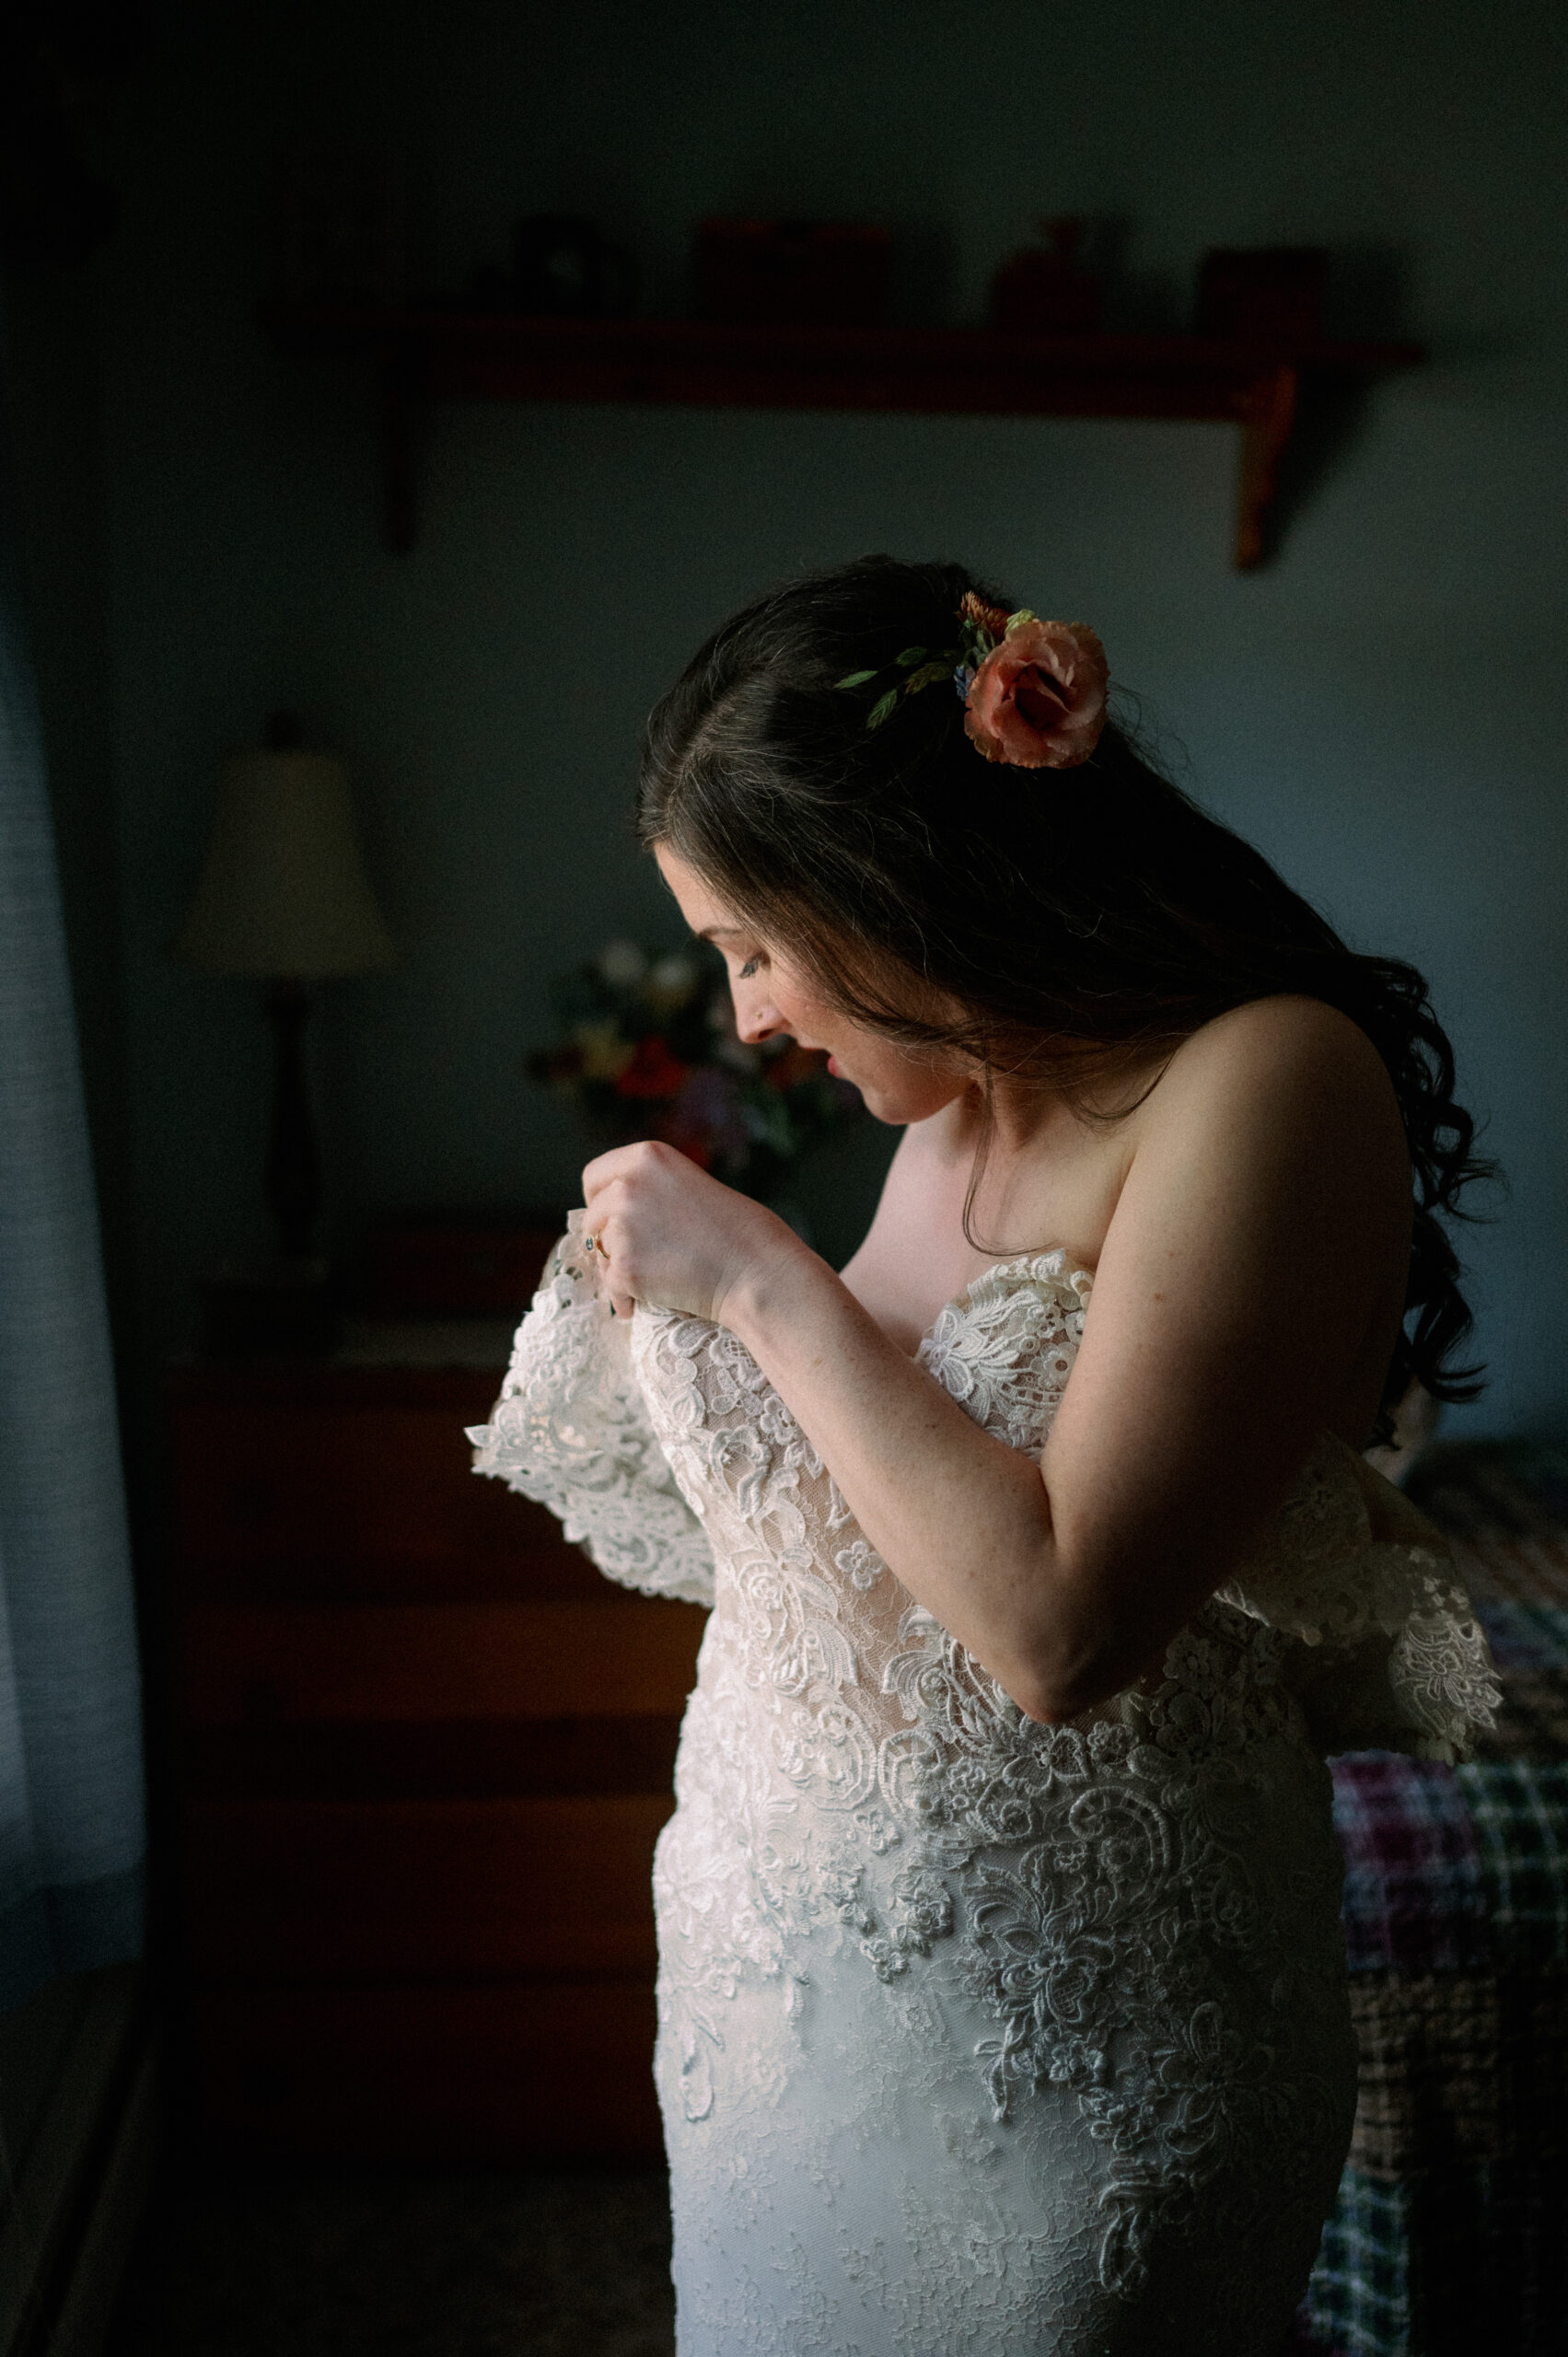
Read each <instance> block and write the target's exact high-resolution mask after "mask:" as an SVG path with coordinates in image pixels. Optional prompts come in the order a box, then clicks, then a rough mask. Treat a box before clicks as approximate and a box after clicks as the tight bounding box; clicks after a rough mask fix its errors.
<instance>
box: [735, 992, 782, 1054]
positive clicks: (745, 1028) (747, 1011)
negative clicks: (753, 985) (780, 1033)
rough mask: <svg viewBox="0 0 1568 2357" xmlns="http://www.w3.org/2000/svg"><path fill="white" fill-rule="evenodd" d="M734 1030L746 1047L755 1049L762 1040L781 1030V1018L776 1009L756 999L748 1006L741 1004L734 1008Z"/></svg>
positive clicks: (764, 1000) (765, 1001) (764, 1001)
mask: <svg viewBox="0 0 1568 2357" xmlns="http://www.w3.org/2000/svg"><path fill="white" fill-rule="evenodd" d="M735 1028H736V1029H737V1031H738V1033H739V1035H740V1037H741V1038H742V1039H744V1040H745V1042H746V1044H747V1046H748V1047H749V1048H755V1047H757V1046H759V1045H760V1044H761V1041H762V1040H764V1039H772V1036H773V1034H774V1032H775V1031H777V1030H780V1029H782V1028H783V1017H782V1016H780V1014H779V1011H778V1008H777V1007H776V1006H770V1005H769V1004H768V1002H767V1000H766V999H757V1000H754V1001H753V1002H752V1003H751V1004H749V1005H744V1004H743V1005H739V1006H738V1007H737V1008H736V1010H735Z"/></svg>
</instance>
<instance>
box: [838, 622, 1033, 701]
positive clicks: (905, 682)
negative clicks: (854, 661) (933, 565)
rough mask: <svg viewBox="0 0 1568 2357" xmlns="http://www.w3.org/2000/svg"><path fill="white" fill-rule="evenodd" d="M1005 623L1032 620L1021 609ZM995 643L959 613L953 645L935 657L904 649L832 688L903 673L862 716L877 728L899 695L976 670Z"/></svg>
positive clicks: (915, 648) (922, 649)
mask: <svg viewBox="0 0 1568 2357" xmlns="http://www.w3.org/2000/svg"><path fill="white" fill-rule="evenodd" d="M1007 620H1008V623H1009V625H1011V624H1012V623H1014V622H1016V621H1033V620H1034V616H1033V615H1032V614H1031V613H1029V612H1028V610H1021V611H1020V612H1018V613H1016V614H1009V615H1008V617H1007ZM997 644H999V641H998V640H997V639H996V638H995V637H994V636H993V633H991V632H990V631H989V630H987V629H986V627H985V625H984V624H983V623H982V622H980V621H976V619H975V618H974V616H973V615H972V614H968V613H965V614H960V616H959V617H958V645H957V646H947V647H944V648H943V649H942V650H941V652H940V653H937V654H934V653H933V652H932V650H931V648H930V647H928V646H906V647H905V648H904V649H903V651H902V653H901V654H899V655H895V656H894V657H893V659H892V661H891V663H884V664H882V665H881V666H880V667H879V668H877V669H876V670H872V671H849V672H846V673H845V675H844V677H843V678H842V679H835V680H834V682H833V685H834V687H835V688H836V689H854V688H866V687H869V686H870V685H871V683H872V681H873V680H874V679H883V678H885V677H886V675H887V674H888V673H889V671H894V672H898V671H901V672H903V673H904V674H905V676H904V678H902V679H894V681H893V684H892V686H891V687H890V688H886V689H884V691H883V692H882V693H881V694H880V695H879V696H878V697H877V701H876V702H875V703H874V704H873V705H872V707H871V709H870V711H869V712H868V713H867V714H866V715H865V726H867V728H880V727H881V726H882V724H883V722H884V721H887V720H890V719H891V718H892V716H893V714H894V713H895V711H896V710H897V709H898V703H899V698H900V696H916V695H919V693H920V691H921V690H922V689H923V688H934V687H935V686H936V685H937V683H938V682H939V681H940V680H943V679H952V680H955V681H957V680H958V675H959V674H960V672H962V671H969V672H970V673H973V672H975V671H978V670H979V668H980V667H981V664H982V663H983V662H984V660H985V658H986V656H988V655H989V654H990V653H991V651H992V649H993V647H994V646H996V645H997Z"/></svg>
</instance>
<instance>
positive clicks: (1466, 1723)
mask: <svg viewBox="0 0 1568 2357" xmlns="http://www.w3.org/2000/svg"><path fill="white" fill-rule="evenodd" d="M1219 1600H1220V1602H1221V1603H1222V1604H1229V1605H1232V1606H1234V1607H1235V1608H1237V1610H1239V1611H1242V1612H1245V1613H1248V1614H1249V1616H1250V1617H1251V1618H1252V1619H1253V1620H1262V1621H1266V1622H1267V1623H1268V1625H1269V1626H1270V1627H1271V1628H1274V1629H1280V1630H1283V1631H1286V1632H1287V1633H1288V1634H1289V1635H1291V1636H1294V1637H1295V1638H1297V1639H1299V1640H1300V1642H1301V1644H1302V1646H1303V1647H1304V1648H1306V1649H1307V1650H1306V1651H1304V1652H1303V1654H1302V1655H1300V1657H1299V1659H1298V1662H1297V1665H1296V1675H1295V1686H1296V1689H1297V1691H1298V1693H1299V1695H1300V1699H1301V1701H1302V1705H1303V1708H1304V1709H1305V1711H1306V1713H1307V1721H1308V1724H1310V1725H1311V1727H1312V1731H1313V1733H1314V1735H1315V1736H1316V1737H1317V1739H1318V1743H1319V1745H1320V1746H1321V1747H1322V1749H1323V1750H1324V1751H1326V1752H1339V1751H1363V1750H1389V1751H1406V1752H1411V1753H1413V1754H1414V1755H1415V1757H1416V1758H1418V1759H1446V1760H1453V1759H1463V1758H1465V1756H1466V1755H1467V1754H1468V1752H1469V1748H1470V1747H1471V1745H1472V1743H1473V1742H1474V1739H1475V1736H1476V1734H1477V1733H1478V1731H1480V1730H1482V1729H1486V1728H1490V1727H1491V1726H1492V1725H1493V1724H1494V1713H1495V1712H1496V1709H1497V1705H1498V1703H1499V1701H1501V1700H1502V1696H1501V1694H1500V1692H1499V1690H1498V1688H1497V1686H1496V1684H1495V1682H1494V1679H1493V1664H1492V1655H1491V1654H1490V1652H1489V1651H1488V1649H1487V1643H1486V1639H1485V1637H1484V1636H1483V1635H1482V1633H1481V1626H1480V1623H1479V1622H1478V1621H1477V1620H1476V1617H1475V1613H1474V1611H1473V1610H1472V1609H1471V1607H1470V1601H1469V1597H1468V1596H1467V1595H1466V1594H1465V1591H1464V1588H1463V1586H1462V1585H1461V1584H1460V1581H1459V1576H1458V1573H1457V1572H1456V1570H1455V1569H1454V1562H1453V1558H1452V1556H1451V1555H1450V1553H1449V1551H1448V1546H1447V1542H1446V1539H1445V1538H1444V1537H1443V1535H1442V1533H1441V1532H1440V1531H1439V1530H1437V1529H1436V1528H1435V1527H1434V1525H1433V1524H1431V1523H1430V1522H1428V1521H1427V1519H1426V1517H1425V1515H1423V1514H1421V1513H1419V1512H1418V1511H1417V1509H1416V1508H1415V1507H1414V1506H1413V1505H1412V1504H1411V1502H1410V1500H1409V1499H1408V1498H1407V1497H1405V1496H1404V1495H1403V1493H1402V1492H1400V1491H1399V1490H1396V1489H1395V1488H1394V1487H1393V1485H1392V1483H1391V1482H1388V1481H1386V1480H1384V1479H1383V1477H1382V1475H1381V1474H1380V1473H1378V1472H1376V1470H1375V1469H1373V1467H1371V1466H1370V1465H1368V1464H1367V1463H1366V1462H1365V1459H1364V1458H1362V1457H1357V1455H1356V1453H1355V1451H1354V1450H1353V1448H1351V1447H1349V1446H1347V1445H1346V1443H1345V1442H1343V1441H1342V1440H1337V1439H1335V1438H1333V1437H1332V1435H1330V1434H1325V1436H1324V1438H1323V1440H1322V1442H1321V1443H1320V1444H1319V1446H1318V1448H1317V1449H1316V1450H1315V1451H1314V1453H1313V1456H1312V1457H1311V1459H1310V1460H1309V1462H1308V1464H1307V1469H1306V1470H1305V1472H1304V1473H1303V1475H1302V1478H1301V1480H1299V1481H1298V1482H1297V1484H1296V1486H1295V1490H1294V1491H1293V1492H1292V1493H1291V1495H1290V1497H1289V1499H1288V1500H1287V1501H1286V1504H1285V1507H1284V1511H1283V1514H1282V1515H1281V1516H1280V1520H1279V1523H1278V1525H1277V1526H1276V1528H1275V1530H1274V1532H1273V1534H1272V1538H1271V1539H1270V1541H1269V1542H1268V1544H1267V1545H1266V1546H1265V1547H1264V1548H1263V1549H1261V1550H1260V1551H1259V1553H1258V1554H1257V1555H1256V1556H1255V1557H1254V1558H1253V1559H1252V1561H1251V1562H1249V1563H1248V1564H1247V1565H1246V1566H1244V1568H1243V1570H1242V1572H1241V1573H1240V1575H1239V1576H1238V1577H1237V1579H1236V1580H1234V1581H1232V1582H1231V1583H1230V1585H1228V1586H1226V1587H1222V1588H1221V1589H1220V1591H1219Z"/></svg>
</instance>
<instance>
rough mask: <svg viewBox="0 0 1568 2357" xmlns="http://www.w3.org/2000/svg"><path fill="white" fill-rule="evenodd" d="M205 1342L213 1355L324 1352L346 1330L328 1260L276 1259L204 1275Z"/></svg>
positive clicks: (315, 1355)
mask: <svg viewBox="0 0 1568 2357" xmlns="http://www.w3.org/2000/svg"><path fill="white" fill-rule="evenodd" d="M201 1294H202V1346H203V1350H204V1352H205V1353H206V1354H207V1356H208V1357H209V1358H219V1359H255V1358H322V1357H324V1356H325V1355H326V1354H327V1353H328V1352H329V1351H332V1350H335V1349H336V1347H337V1345H338V1343H339V1341H341V1340H342V1336H343V1313H342V1310H341V1308H340V1306H339V1304H338V1301H337V1297H336V1295H335V1293H334V1290H333V1287H332V1283H331V1271H330V1270H329V1268H328V1266H327V1263H326V1261H325V1260H277V1261H273V1263H272V1264H271V1265H270V1266H268V1267H265V1268H257V1269H235V1268H226V1269H220V1270H219V1271H217V1272H216V1273H215V1275H213V1276H211V1277H204V1278H203V1280H202V1284H201Z"/></svg>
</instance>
